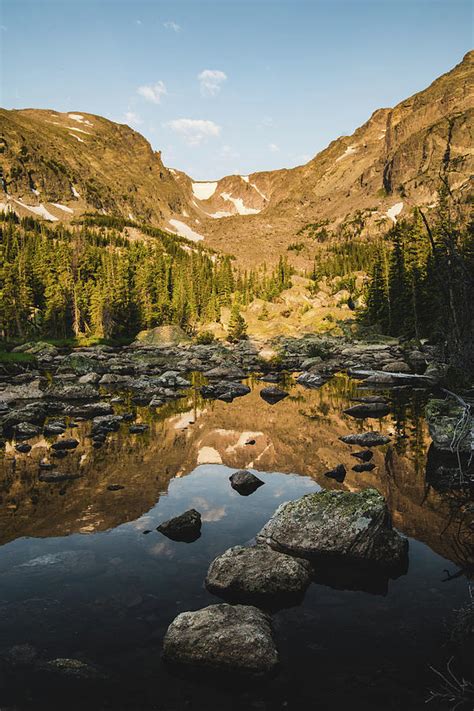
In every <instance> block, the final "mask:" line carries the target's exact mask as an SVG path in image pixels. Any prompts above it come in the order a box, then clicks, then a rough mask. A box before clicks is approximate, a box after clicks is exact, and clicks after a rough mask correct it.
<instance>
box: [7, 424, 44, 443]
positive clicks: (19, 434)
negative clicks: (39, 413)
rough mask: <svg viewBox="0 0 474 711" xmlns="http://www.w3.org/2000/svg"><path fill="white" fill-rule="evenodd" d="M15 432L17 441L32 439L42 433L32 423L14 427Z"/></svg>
mask: <svg viewBox="0 0 474 711" xmlns="http://www.w3.org/2000/svg"><path fill="white" fill-rule="evenodd" d="M13 431H14V434H15V437H16V439H32V437H37V436H38V435H39V434H40V432H41V430H40V428H39V427H38V426H37V425H32V424H31V423H30V422H19V423H18V424H17V425H15V426H14V428H13Z"/></svg>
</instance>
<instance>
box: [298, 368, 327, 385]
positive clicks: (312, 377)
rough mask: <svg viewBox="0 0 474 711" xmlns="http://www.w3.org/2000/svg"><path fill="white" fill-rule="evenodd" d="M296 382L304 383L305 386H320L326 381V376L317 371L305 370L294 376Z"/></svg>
mask: <svg viewBox="0 0 474 711" xmlns="http://www.w3.org/2000/svg"><path fill="white" fill-rule="evenodd" d="M296 382H297V383H299V384H300V385H304V387H305V388H320V387H321V385H324V383H325V382H326V378H323V376H322V375H320V374H319V373H308V372H305V373H301V375H299V376H298V377H297V378H296Z"/></svg>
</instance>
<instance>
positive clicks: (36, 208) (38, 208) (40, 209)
mask: <svg viewBox="0 0 474 711" xmlns="http://www.w3.org/2000/svg"><path fill="white" fill-rule="evenodd" d="M15 202H16V203H17V204H18V205H20V207H23V208H24V209H25V210H29V211H30V212H32V213H34V214H35V215H39V216H40V217H44V219H45V220H49V221H50V222H57V221H58V218H57V217H55V216H54V215H52V214H51V213H50V212H48V210H47V209H46V208H45V206H44V205H43V204H42V203H41V205H27V204H26V203H24V202H23V200H20V199H18V200H15Z"/></svg>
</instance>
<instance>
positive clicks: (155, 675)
mask: <svg viewBox="0 0 474 711" xmlns="http://www.w3.org/2000/svg"><path fill="white" fill-rule="evenodd" d="M247 382H248V384H249V385H250V386H251V388H252V391H251V393H250V394H249V395H247V396H245V397H243V398H238V399H236V400H234V402H232V403H230V404H229V403H223V402H220V401H209V400H202V399H201V397H200V396H199V394H198V392H197V391H196V390H195V389H190V390H189V391H188V392H187V393H186V394H185V396H184V397H183V398H182V399H180V400H178V401H175V402H174V403H172V404H168V405H166V406H164V407H163V408H161V409H159V410H157V411H156V412H155V411H153V412H152V411H151V410H149V409H148V408H135V411H136V414H137V421H142V422H146V423H148V424H149V425H150V429H149V430H148V431H147V432H146V433H144V434H139V435H133V434H129V432H128V425H126V424H123V425H122V426H121V429H120V430H119V431H118V432H116V433H111V434H110V435H109V437H108V438H107V442H106V443H105V444H104V446H103V447H102V448H101V449H94V448H93V447H92V443H91V439H90V438H89V437H88V434H89V432H90V423H87V422H79V423H77V426H75V427H71V429H70V430H68V433H67V435H68V436H73V437H76V438H77V439H79V440H80V445H79V447H78V448H77V449H76V450H75V451H73V452H71V453H69V454H68V456H67V457H66V458H65V459H64V460H61V461H60V462H59V464H58V467H57V468H58V469H59V470H60V471H63V472H69V473H71V472H79V471H80V472H81V473H82V474H83V476H82V477H81V478H79V479H75V480H73V481H66V482H62V483H55V484H48V483H42V482H40V481H39V480H38V474H39V469H38V463H39V460H40V459H41V458H42V457H44V456H45V453H46V451H47V449H46V448H47V447H48V446H49V444H50V443H51V442H52V441H54V438H53V439H49V440H45V439H44V438H37V439H36V440H32V441H31V443H32V444H33V445H34V446H33V449H32V450H31V452H30V453H29V454H28V455H19V454H17V453H15V452H14V450H13V448H12V446H11V445H9V446H7V449H6V453H5V458H4V461H3V462H2V465H1V490H0V497H1V505H0V575H1V578H0V579H1V589H0V660H1V661H0V709H2V711H3V710H4V709H11V710H13V709H16V710H19V709H43V708H45V709H56V708H58V709H66V708H68V709H70V708H74V709H75V708H81V709H102V708H103V709H115V710H116V711H120V709H127V710H130V711H132V710H133V711H138V710H140V709H143V710H145V709H146V710H149V711H151V710H152V709H162V710H163V711H165V710H168V709H169V710H170V711H171V710H173V711H174V710H176V711H178V710H179V709H224V708H230V709H236V710H237V709H239V710H240V709H247V708H249V709H253V708H254V709H262V710H263V709H268V710H270V709H349V708H350V709H359V708H360V709H370V710H372V709H374V710H375V709H377V711H380V710H381V709H397V710H398V709H407V710H408V711H410V710H411V709H413V710H414V711H415V710H416V709H421V708H425V705H424V702H425V699H426V697H427V695H428V689H429V688H430V687H432V686H433V685H435V686H436V678H435V677H434V675H433V673H432V671H430V669H429V667H430V665H433V666H435V667H437V668H439V669H443V668H445V665H446V661H447V659H448V658H449V656H450V650H449V645H448V642H447V636H448V635H447V627H449V624H450V619H451V617H452V614H453V610H454V609H458V608H460V607H462V606H464V605H466V604H467V603H468V602H469V588H468V581H467V580H466V577H465V576H463V575H460V576H459V577H455V578H453V579H450V580H449V581H444V580H445V578H446V577H447V573H446V571H449V573H451V574H453V573H455V572H456V571H458V570H459V569H462V568H465V567H466V566H467V565H469V564H471V565H472V562H473V559H472V552H473V549H472V531H471V529H470V528H469V526H470V523H471V521H469V520H468V519H467V517H466V514H465V513H464V512H463V509H462V507H460V505H459V501H458V500H457V498H456V495H453V494H440V493H438V492H437V491H436V490H434V489H433V488H431V487H430V486H429V485H428V484H427V483H426V480H425V463H426V454H427V448H428V446H429V437H428V434H427V429H426V423H425V422H424V419H423V407H424V397H425V396H424V393H423V391H406V390H401V391H398V392H395V391H392V393H391V395H390V398H391V404H392V414H391V415H389V416H387V417H385V418H383V419H381V420H365V421H361V420H354V419H353V418H351V417H349V416H347V415H344V414H343V412H342V410H343V409H344V408H345V407H347V406H348V405H349V404H350V399H351V398H352V397H354V396H355V395H361V394H367V393H368V391H363V392H362V391H360V390H359V389H358V383H357V382H355V381H353V380H351V379H349V378H347V377H345V376H343V375H340V376H336V377H334V378H333V379H332V380H330V381H329V382H328V383H327V384H326V385H324V386H323V387H322V388H320V389H319V390H305V389H303V388H302V387H300V386H297V385H295V384H294V382H293V381H291V380H289V381H288V383H287V384H286V387H287V389H288V392H289V397H287V398H286V399H285V400H282V401H281V402H279V403H278V404H276V405H269V404H268V403H266V402H265V401H264V400H263V399H262V398H261V397H260V395H259V392H260V390H261V388H262V387H263V385H264V384H262V383H260V382H259V381H257V380H252V379H251V380H249V381H247ZM114 395H116V393H114ZM122 395H123V398H124V402H123V403H122V404H120V405H117V407H116V411H117V412H121V411H123V412H125V411H129V410H130V403H129V402H128V401H127V399H128V397H129V396H128V394H127V393H123V394H122ZM365 429H379V430H381V431H383V432H385V433H388V434H390V435H391V439H392V443H391V444H390V445H386V446H385V447H380V448H376V449H375V450H374V451H375V455H374V460H373V461H374V462H375V464H376V465H377V466H376V468H375V469H374V470H373V471H372V472H364V473H359V474H357V473H355V472H353V471H352V470H351V467H352V466H354V465H355V464H356V463H357V460H354V459H353V458H352V457H351V456H350V452H351V451H354V448H351V447H349V446H347V445H345V444H343V443H342V442H341V441H340V440H339V437H341V436H343V435H345V434H348V433H350V432H357V431H363V430H365ZM339 463H343V464H345V466H346V468H347V470H348V474H347V477H346V479H345V481H344V483H342V484H338V483H337V482H335V481H334V480H332V479H327V478H325V477H324V474H323V473H324V471H326V470H328V469H331V468H333V467H334V466H336V465H337V464H339ZM240 468H247V469H251V470H253V471H255V472H257V473H258V476H259V477H260V478H261V479H262V480H263V481H264V482H265V485H264V486H262V487H260V488H259V489H258V490H257V491H256V492H255V493H254V494H252V495H251V496H248V497H243V496H240V495H239V494H238V493H237V492H236V491H234V490H233V489H232V488H231V487H230V484H229V476H230V475H231V474H232V473H233V472H234V471H235V470H236V469H240ZM117 485H120V486H121V487H123V488H120V489H117V490H113V491H112V490H110V489H109V488H108V487H110V486H113V487H116V486H117ZM368 486H374V487H375V488H377V489H379V491H381V493H382V494H383V495H384V496H385V497H386V498H387V502H388V505H389V508H390V511H391V515H392V520H393V523H394V526H395V527H396V528H397V529H398V530H399V531H400V532H402V533H404V534H405V535H406V536H408V537H409V539H410V551H409V559H410V562H409V569H408V572H407V573H406V574H405V575H403V576H401V577H399V578H398V579H396V580H385V581H382V583H381V584H379V585H376V586H375V587H373V586H371V585H364V584H363V581H362V582H361V584H360V585H359V586H354V587H355V588H356V589H352V590H347V589H338V588H340V587H342V586H340V585H339V586H335V585H334V584H332V583H331V581H324V584H323V583H319V584H316V583H314V584H313V585H312V586H311V587H310V588H309V590H308V591H307V593H306V596H305V599H304V601H303V603H302V604H301V605H299V606H298V607H294V608H291V609H287V610H282V611H280V612H278V613H276V614H275V615H274V628H275V636H276V640H277V644H278V647H279V650H280V656H281V671H280V673H279V674H278V676H276V677H275V678H274V679H272V680H270V681H266V682H260V683H256V682H252V683H251V682H248V681H242V680H241V679H236V680H235V683H232V682H231V681H230V680H229V679H226V680H225V681H224V680H219V679H216V678H214V679H209V678H199V677H193V678H191V677H189V676H188V675H180V676H179V677H178V676H176V675H175V674H176V673H171V672H170V671H169V670H168V669H167V668H166V667H165V666H164V665H163V664H162V662H161V658H160V657H161V647H162V638H163V635H164V633H165V631H166V628H167V626H168V625H169V623H170V622H171V621H172V620H173V619H174V617H175V616H176V615H177V614H178V613H179V612H182V611H184V610H193V609H198V608H200V607H203V606H205V605H208V604H213V603H216V602H220V600H219V599H218V598H216V597H214V596H213V595H211V594H210V593H208V592H207V591H206V590H205V588H204V585H203V581H204V578H205V575H206V572H207V569H208V566H209V563H210V562H211V561H212V560H213V558H215V557H216V556H217V555H219V554H220V553H222V552H223V551H224V550H226V549H227V548H228V547H230V546H233V545H237V544H245V543H246V542H249V541H251V540H252V539H253V537H254V536H255V534H256V533H257V532H258V531H259V530H260V528H261V527H262V526H263V524H264V523H265V522H266V521H267V520H268V518H269V517H270V516H271V515H272V513H273V512H274V510H275V509H276V507H277V506H278V505H279V504H280V503H282V502H284V501H287V500H289V499H295V498H298V497H300V496H302V495H304V494H306V493H309V492H313V491H318V490H319V489H320V488H321V487H324V488H331V489H343V490H346V491H358V490H360V489H363V488H366V487H368ZM189 508H195V509H197V510H198V511H199V512H200V513H201V515H202V521H203V525H202V534H201V537H200V538H199V539H198V540H196V541H195V542H193V543H189V544H188V543H183V542H174V541H171V540H169V539H168V538H166V537H164V536H163V535H162V534H160V533H158V532H157V531H156V530H155V529H156V526H158V524H159V523H161V522H162V521H164V520H167V519H169V518H170V517H172V516H175V515H178V514H180V513H183V512H184V511H185V510H187V509H189ZM145 532H148V533H145ZM357 588H358V589H357ZM58 658H73V659H77V660H80V661H82V662H84V663H85V664H87V665H89V667H91V668H93V669H94V670H96V672H97V676H96V677H95V678H93V679H85V678H80V677H79V676H78V677H77V678H74V677H71V676H67V677H66V676H64V675H60V674H57V673H53V672H52V671H51V668H49V667H48V661H49V660H54V659H58ZM428 708H430V707H428ZM433 708H449V706H445V707H443V706H441V707H435V705H434V704H433Z"/></svg>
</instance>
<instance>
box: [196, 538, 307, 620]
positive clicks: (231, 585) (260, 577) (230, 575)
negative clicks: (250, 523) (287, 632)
mask: <svg viewBox="0 0 474 711" xmlns="http://www.w3.org/2000/svg"><path fill="white" fill-rule="evenodd" d="M310 578H311V566H310V564H309V563H308V562H307V561H306V560H302V559H299V558H293V557H292V556H289V555H285V554H284V553H278V552H277V551H274V550H272V549H271V548H270V547H269V546H266V545H258V546H252V547H251V548H244V547H243V546H235V547H234V548H229V549H228V550H227V551H225V553H223V554H222V555H220V556H219V557H218V558H216V559H215V560H214V561H213V562H212V563H211V565H210V567H209V571H208V573H207V577H206V587H207V589H208V590H209V591H210V592H212V593H214V594H216V595H220V596H221V597H224V598H226V599H228V600H231V601H233V602H246V603H251V604H252V603H253V604H265V605H269V606H273V605H275V604H276V605H279V604H281V605H284V604H285V603H289V604H291V603H292V602H293V603H296V602H300V601H301V598H302V596H303V594H304V592H305V591H306V588H307V587H308V585H309V583H310Z"/></svg>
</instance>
